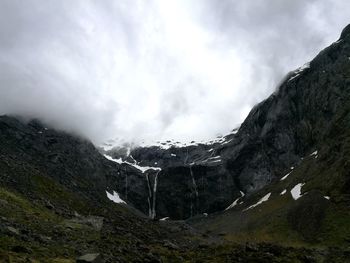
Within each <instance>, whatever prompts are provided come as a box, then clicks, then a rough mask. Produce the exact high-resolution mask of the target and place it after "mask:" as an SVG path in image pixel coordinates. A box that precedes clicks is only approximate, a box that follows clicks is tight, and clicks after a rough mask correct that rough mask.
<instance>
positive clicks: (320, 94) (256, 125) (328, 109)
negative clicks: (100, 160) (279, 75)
mask: <svg viewBox="0 0 350 263" xmlns="http://www.w3.org/2000/svg"><path fill="white" fill-rule="evenodd" d="M348 31H349V29H348V27H347V28H345V29H344V31H343V32H342V34H341V38H340V39H339V40H338V41H337V42H335V43H333V44H332V45H331V46H329V47H328V48H326V49H325V50H323V51H322V52H320V54H319V55H318V56H317V57H316V58H315V59H313V60H312V61H311V62H310V63H307V64H305V65H304V66H303V67H301V68H299V69H297V70H295V71H293V72H290V73H289V74H288V75H287V76H286V78H285V80H284V81H283V82H282V84H281V85H280V86H279V87H278V89H277V90H276V91H275V92H274V93H273V94H272V95H271V96H270V97H269V98H267V99H266V100H264V101H263V102H261V103H259V104H258V105H256V106H255V107H254V108H253V109H252V111H251V112H250V114H249V115H248V117H247V118H246V120H245V121H244V122H243V124H242V125H241V127H240V128H239V130H238V132H237V131H236V132H233V133H231V134H229V135H227V136H225V137H224V138H222V139H221V140H219V141H216V142H212V143H208V144H196V145H192V146H185V147H177V146H175V145H174V146H172V147H169V146H168V148H167V149H162V148H159V147H141V148H136V149H133V150H132V151H131V152H130V156H132V157H133V158H134V159H135V160H136V162H138V163H139V164H140V165H148V166H159V167H161V168H162V171H161V172H160V173H159V175H158V192H157V199H156V210H157V215H158V216H159V217H166V216H169V217H171V218H174V219H180V218H188V217H191V216H193V215H195V214H202V213H212V212H215V211H222V210H224V209H225V208H226V207H228V206H229V205H230V204H231V203H232V201H233V200H235V199H236V198H238V197H240V196H241V192H243V193H244V194H247V195H250V194H253V193H255V192H257V191H259V190H260V189H262V188H263V187H265V186H266V185H268V184H270V183H271V182H273V181H275V180H277V178H279V177H281V176H283V175H284V174H285V173H286V172H287V171H288V170H289V168H290V167H291V166H297V165H298V164H300V162H301V158H302V157H304V156H306V155H308V154H310V153H312V152H313V151H315V149H317V148H319V147H321V146H322V144H323V142H324V141H325V139H326V138H328V137H327V136H329V134H330V132H331V130H332V129H333V128H334V127H333V126H334V121H335V119H336V118H337V116H340V115H341V114H343V113H344V112H346V111H347V110H348V101H349V83H350V82H349V81H350V80H349V70H350V67H349V66H350V59H349V57H350V35H349V32H348ZM170 146H171V145H170ZM108 154H109V155H111V156H114V157H116V158H117V157H123V158H127V157H126V156H122V154H121V151H118V150H110V151H108ZM155 164H156V165H155ZM131 187H132V186H131ZM139 190H141V191H142V189H139ZM144 191H146V189H144ZM135 206H136V207H139V206H140V205H139V204H135Z"/></svg>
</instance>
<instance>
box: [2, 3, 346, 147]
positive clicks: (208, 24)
mask: <svg viewBox="0 0 350 263" xmlns="http://www.w3.org/2000/svg"><path fill="white" fill-rule="evenodd" d="M349 10H350V2H349V1H346V0H332V1H331V0H324V1H316V0H308V1H301V0H297V1H279V0H268V1H266V0H265V1H263V0H254V1H245V0H238V1H230V0H221V1H214V0H204V1H201V0H192V1H186V0H181V1H180V0H177V1H171V0H169V1H162V0H150V1H147V2H146V1H141V0H140V1H136V0H135V1H127V0H120V1H97V0H96V1H83V0H81V1H78V0H77V1H47V0H45V1H44V0H27V1H20V0H1V1H0V83H1V86H0V114H15V115H22V116H27V117H36V118H39V119H42V120H43V121H45V122H48V123H50V124H51V125H54V126H55V127H57V128H60V129H65V130H69V131H74V132H76V133H79V134H82V135H83V136H86V137H88V138H90V139H91V140H93V141H94V142H95V143H100V142H101V141H104V140H107V139H108V138H114V137H120V138H123V139H124V140H136V141H138V140H157V139H168V138H173V139H177V140H182V141H187V140H192V139H198V140H199V139H207V138H211V137H215V136H216V135H217V134H218V133H227V132H229V131H230V130H231V129H232V128H234V126H235V125H238V124H239V123H240V122H241V121H242V120H243V119H244V117H245V116H246V115H247V113H248V112H249V110H250V109H251V108H252V106H254V104H256V103H257V102H259V101H261V100H262V99H264V98H265V97H267V96H268V95H269V94H270V93H271V92H273V90H274V89H275V88H276V86H277V84H278V83H279V81H280V80H281V79H282V78H283V76H284V75H285V74H286V73H288V71H290V70H292V69H295V68H297V67H299V66H302V64H303V63H304V62H305V61H308V60H310V59H311V58H312V57H314V56H315V55H316V54H317V53H318V52H319V51H320V50H321V49H322V48H323V47H324V46H327V45H328V44H330V43H331V42H332V41H334V40H335V39H337V37H338V34H339V32H340V31H341V29H342V28H343V27H344V26H345V25H346V24H348V22H349V21H348V18H349Z"/></svg>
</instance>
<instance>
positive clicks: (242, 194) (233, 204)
mask: <svg viewBox="0 0 350 263" xmlns="http://www.w3.org/2000/svg"><path fill="white" fill-rule="evenodd" d="M239 193H240V194H241V197H238V198H237V199H236V200H235V201H233V203H232V204H230V205H229V206H228V207H227V208H226V209H225V211H226V210H228V209H231V208H233V207H235V206H236V205H237V204H238V201H239V200H240V199H241V198H242V197H243V196H244V193H243V192H242V191H239Z"/></svg>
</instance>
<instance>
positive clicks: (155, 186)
mask: <svg viewBox="0 0 350 263" xmlns="http://www.w3.org/2000/svg"><path fill="white" fill-rule="evenodd" d="M159 172H160V171H157V173H156V176H155V177H154V184H153V203H152V213H151V218H152V219H154V218H156V199H157V185H158V174H159Z"/></svg>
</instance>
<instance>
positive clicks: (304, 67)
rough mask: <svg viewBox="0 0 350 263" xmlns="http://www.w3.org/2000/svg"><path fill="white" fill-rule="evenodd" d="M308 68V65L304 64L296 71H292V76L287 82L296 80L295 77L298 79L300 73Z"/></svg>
mask: <svg viewBox="0 0 350 263" xmlns="http://www.w3.org/2000/svg"><path fill="white" fill-rule="evenodd" d="M308 68H310V63H305V64H304V65H303V66H301V67H300V68H298V69H296V70H294V72H293V73H294V74H295V75H294V76H293V77H291V78H290V79H289V80H288V82H289V81H291V80H293V79H295V78H297V77H299V76H300V73H301V72H303V71H304V70H305V69H308Z"/></svg>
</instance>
